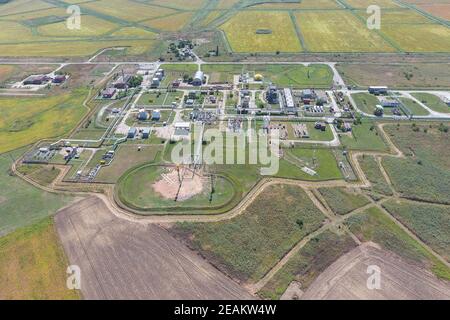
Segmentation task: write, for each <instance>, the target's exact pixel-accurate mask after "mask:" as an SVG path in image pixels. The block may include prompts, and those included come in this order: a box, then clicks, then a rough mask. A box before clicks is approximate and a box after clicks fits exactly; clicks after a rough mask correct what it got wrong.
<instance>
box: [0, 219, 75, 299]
mask: <svg viewBox="0 0 450 320" xmlns="http://www.w3.org/2000/svg"><path fill="white" fill-rule="evenodd" d="M0 255H1V257H2V259H0V287H1V288H2V289H1V290H0V299H2V300H3V299H4V300H11V299H14V300H15V299H24V300H46V299H50V300H52V299H58V300H60V299H61V300H72V299H79V298H80V296H79V295H78V293H77V291H74V290H69V289H67V286H66V278H67V274H66V268H67V266H68V262H67V259H66V257H65V255H64V251H63V250H62V247H61V246H60V245H59V240H58V238H57V236H56V232H55V229H54V225H53V221H52V219H51V218H46V219H43V220H41V221H40V222H38V223H35V224H34V225H32V226H29V227H25V228H21V229H18V230H17V231H15V232H13V233H11V234H9V235H7V236H4V237H1V238H0Z"/></svg>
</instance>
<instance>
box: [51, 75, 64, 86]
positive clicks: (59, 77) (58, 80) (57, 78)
mask: <svg viewBox="0 0 450 320" xmlns="http://www.w3.org/2000/svg"><path fill="white" fill-rule="evenodd" d="M66 79H67V78H66V76H65V75H63V74H59V75H57V76H55V77H54V78H53V80H52V82H53V83H55V84H61V83H64V82H65V81H66Z"/></svg>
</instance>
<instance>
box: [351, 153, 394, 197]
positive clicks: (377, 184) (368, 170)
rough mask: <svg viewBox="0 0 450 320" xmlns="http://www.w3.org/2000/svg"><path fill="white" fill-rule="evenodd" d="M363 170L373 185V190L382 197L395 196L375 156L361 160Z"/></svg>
mask: <svg viewBox="0 0 450 320" xmlns="http://www.w3.org/2000/svg"><path fill="white" fill-rule="evenodd" d="M359 163H360V165H361V168H362V169H363V171H364V174H365V175H366V178H367V179H368V180H369V181H370V183H371V184H372V187H371V190H372V191H374V192H376V193H378V194H382V195H387V196H391V195H392V194H393V192H392V189H391V187H390V186H389V184H388V182H387V181H386V179H385V178H384V176H383V174H382V173H381V169H380V166H379V165H378V162H377V161H376V159H375V158H374V157H373V156H366V155H364V156H362V157H361V158H360V159H359Z"/></svg>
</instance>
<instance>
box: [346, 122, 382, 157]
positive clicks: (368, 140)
mask: <svg viewBox="0 0 450 320" xmlns="http://www.w3.org/2000/svg"><path fill="white" fill-rule="evenodd" d="M341 142H342V144H343V146H344V147H345V148H347V149H350V150H371V151H387V150H388V146H387V145H386V143H385V142H384V140H383V138H382V137H381V135H380V133H379V132H378V129H377V128H376V127H375V126H374V124H373V123H371V122H363V123H362V124H359V125H355V126H353V128H352V133H351V135H347V134H341Z"/></svg>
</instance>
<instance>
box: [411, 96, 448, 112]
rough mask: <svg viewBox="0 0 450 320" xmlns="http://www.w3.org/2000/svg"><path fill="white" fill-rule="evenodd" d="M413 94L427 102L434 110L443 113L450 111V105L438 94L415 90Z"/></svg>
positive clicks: (424, 102) (421, 100)
mask: <svg viewBox="0 0 450 320" xmlns="http://www.w3.org/2000/svg"><path fill="white" fill-rule="evenodd" d="M412 96H413V97H414V98H416V99H417V100H419V101H420V102H422V103H423V104H425V105H426V106H427V107H428V108H430V109H431V110H433V111H436V112H441V113H450V107H449V106H447V104H446V103H445V102H444V101H442V100H441V99H440V98H439V97H438V96H436V95H434V94H430V93H422V92H420V93H419V92H415V93H412Z"/></svg>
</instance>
